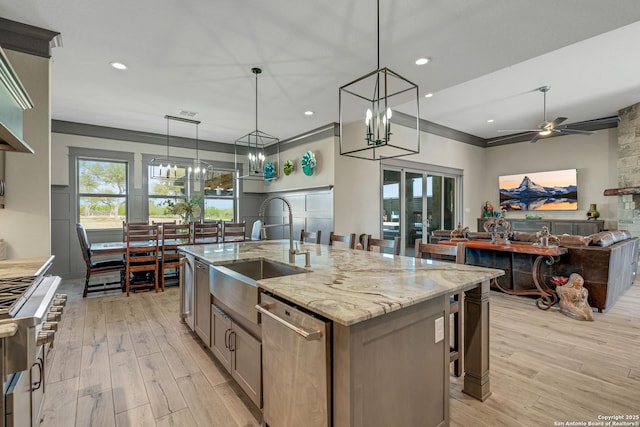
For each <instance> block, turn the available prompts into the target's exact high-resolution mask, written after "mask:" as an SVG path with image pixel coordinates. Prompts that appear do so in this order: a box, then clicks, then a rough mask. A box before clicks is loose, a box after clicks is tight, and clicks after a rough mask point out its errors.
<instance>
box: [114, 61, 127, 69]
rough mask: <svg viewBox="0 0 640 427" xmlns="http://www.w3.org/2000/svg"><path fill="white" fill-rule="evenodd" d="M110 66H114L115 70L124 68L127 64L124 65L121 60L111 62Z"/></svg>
mask: <svg viewBox="0 0 640 427" xmlns="http://www.w3.org/2000/svg"><path fill="white" fill-rule="evenodd" d="M111 66H112V67H113V68H115V69H116V70H126V69H127V66H126V65H124V64H123V63H122V62H112V63H111Z"/></svg>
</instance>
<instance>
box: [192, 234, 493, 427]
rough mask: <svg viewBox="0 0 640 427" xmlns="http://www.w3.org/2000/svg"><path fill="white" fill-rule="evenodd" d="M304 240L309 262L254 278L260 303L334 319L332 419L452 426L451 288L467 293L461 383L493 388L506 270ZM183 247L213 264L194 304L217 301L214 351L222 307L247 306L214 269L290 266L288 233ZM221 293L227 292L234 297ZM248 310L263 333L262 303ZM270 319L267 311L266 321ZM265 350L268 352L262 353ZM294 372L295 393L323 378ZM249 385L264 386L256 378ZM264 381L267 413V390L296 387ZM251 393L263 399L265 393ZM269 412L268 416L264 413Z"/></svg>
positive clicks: (477, 389)
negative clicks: (500, 286)
mask: <svg viewBox="0 0 640 427" xmlns="http://www.w3.org/2000/svg"><path fill="white" fill-rule="evenodd" d="M302 249H305V250H309V251H310V252H311V257H310V261H311V267H308V268H304V267H302V265H303V264H304V262H303V259H302V258H299V259H297V260H296V262H298V263H299V264H298V265H297V271H295V273H296V274H292V273H289V274H288V275H282V276H277V277H271V278H265V279H260V280H257V281H256V283H255V284H256V285H257V289H256V295H257V301H256V302H255V303H256V304H257V303H258V302H260V301H261V297H260V296H261V295H262V293H265V294H268V295H267V296H266V297H265V299H267V298H275V299H277V300H280V301H283V302H285V303H287V304H289V305H290V306H291V307H295V308H297V309H300V310H304V311H305V312H311V313H313V314H314V315H316V316H317V317H318V318H322V319H326V321H327V322H328V323H329V324H330V325H331V327H330V329H329V333H328V334H327V335H330V342H329V350H328V356H329V360H328V363H327V364H328V366H329V369H330V378H329V380H328V384H329V386H328V390H327V392H328V402H329V407H328V409H327V414H324V415H325V416H331V415H330V414H332V421H333V423H332V425H334V426H365V425H366V426H375V425H420V426H428V425H448V420H449V369H448V365H449V354H448V353H449V321H448V314H449V295H451V294H453V293H455V292H459V291H465V294H466V298H465V304H464V310H465V333H464V336H465V339H464V342H465V345H464V350H465V351H464V353H465V364H464V366H465V378H464V392H465V393H467V394H469V395H471V396H473V397H475V398H477V399H479V400H484V399H486V398H487V397H488V396H489V395H490V393H491V391H490V382H489V281H490V280H491V279H493V278H495V277H498V276H501V275H502V274H503V272H502V271H501V270H495V269H488V268H481V267H474V266H468V265H458V264H452V263H442V262H436V261H431V260H421V259H414V258H409V257H398V256H395V257H394V256H391V255H385V254H378V253H371V252H366V251H360V250H348V249H337V248H333V247H330V246H323V245H303V246H302ZM181 251H182V253H183V254H185V255H187V256H189V257H194V258H195V259H196V260H198V262H201V263H205V264H207V265H208V266H210V268H211V275H210V277H211V280H210V283H209V285H210V290H211V295H209V297H210V299H209V300H207V299H206V297H207V295H205V296H204V297H203V296H202V295H203V294H202V292H200V293H199V292H198V289H197V288H196V290H195V294H196V300H198V298H200V300H201V301H200V302H198V301H196V303H195V306H196V309H195V317H196V324H197V323H198V312H199V311H200V313H201V315H203V314H204V312H205V311H207V310H206V308H201V309H200V310H198V308H197V307H198V306H200V307H203V305H202V300H204V302H205V304H209V303H211V304H213V307H214V309H212V310H211V313H212V315H211V317H210V318H211V319H212V320H211V325H212V326H211V328H210V329H209V332H210V336H209V337H208V338H209V342H208V343H207V342H206V338H207V337H206V335H205V338H203V340H205V343H206V344H208V345H209V346H210V348H212V351H213V352H214V354H216V349H215V348H216V344H215V341H216V337H215V335H216V325H215V323H216V322H215V318H216V316H218V318H219V316H220V315H221V314H220V312H224V311H227V310H226V309H228V311H229V312H230V314H229V317H231V318H232V319H233V318H234V316H235V315H236V314H237V313H241V312H242V311H243V310H242V307H241V306H240V305H233V306H232V305H230V304H227V302H226V301H222V300H220V301H219V299H220V298H219V297H218V296H217V295H216V294H217V293H218V295H221V294H224V293H225V292H226V291H224V288H221V286H220V283H221V281H220V280H217V279H216V277H220V276H216V275H215V274H216V273H214V272H215V271H218V273H219V272H220V271H223V270H226V269H227V268H230V269H233V268H234V266H235V265H237V266H240V265H242V264H246V263H247V262H248V261H254V260H255V261H257V260H261V259H262V260H268V261H270V262H272V263H276V264H282V265H284V266H286V265H288V264H289V263H288V260H289V242H288V241H260V242H243V243H235V244H211V245H194V246H183V247H181ZM196 286H197V284H196ZM221 289H222V290H223V292H220V290H221ZM258 289H259V291H260V292H258ZM198 295H199V296H200V297H198ZM222 299H227V300H228V301H229V299H228V297H225V298H222ZM216 303H219V304H216ZM252 303H253V302H252ZM218 306H219V307H222V308H221V309H219V308H216V307H218ZM235 307H238V308H237V309H236V308H235ZM247 313H248V314H246V315H244V316H238V317H241V318H250V317H251V318H252V317H254V316H255V319H256V320H255V324H256V325H258V327H257V328H256V327H254V326H253V325H252V324H251V322H247V321H246V320H239V325H238V329H246V330H247V331H248V332H249V335H252V336H253V337H255V338H256V339H258V340H260V341H261V342H264V341H265V338H266V337H265V336H263V335H262V334H263V333H262V331H261V328H260V324H261V320H260V317H259V316H257V311H256V312H255V315H254V313H251V312H249V311H247ZM264 318H265V316H264V315H263V316H262V322H264V320H265V319H264ZM201 320H204V321H206V319H204V318H203V319H201ZM200 323H201V324H202V323H203V322H202V321H201V322H200ZM243 323H244V324H243ZM232 325H233V322H232ZM196 328H197V325H196ZM230 330H231V329H226V330H224V334H219V335H224V341H225V347H227V348H229V347H231V348H232V349H231V350H232V351H233V350H235V348H234V347H235V343H236V339H233V340H232V339H231V338H230V334H231V333H230V332H229V331H230ZM199 335H200V334H199ZM258 335H260V336H258ZM200 336H201V337H203V335H200ZM328 338H329V337H328ZM220 340H221V337H219V338H218V341H220ZM231 341H233V342H234V343H233V344H232V343H231ZM239 342H240V343H242V340H241V341H239ZM218 348H219V346H218ZM265 352H266V350H265ZM216 355H217V356H218V358H219V359H220V358H221V357H220V355H219V354H216ZM267 356H268V355H267V354H266V353H265V354H264V355H263V356H262V357H263V359H265V358H266V357H267ZM223 358H224V357H223ZM265 366H266V365H265ZM292 368H293V367H292ZM265 369H266V367H265ZM265 375H266V374H265ZM238 377H239V379H240V380H239V383H241V384H240V385H241V386H242V385H243V384H242V382H243V381H244V382H247V383H250V382H251V381H247V380H246V379H247V375H246V374H243V375H239V376H238ZM234 378H235V377H234ZM294 381H296V382H295V383H293V384H291V387H292V388H293V389H294V390H296V391H294V394H297V393H300V390H299V388H304V387H311V388H317V387H318V386H317V385H314V384H312V382H309V381H307V382H300V383H298V382H297V380H294ZM246 385H247V384H245V386H246ZM248 388H249V389H250V390H255V389H260V386H259V385H257V384H255V385H253V386H251V384H249V387H248ZM319 388H322V387H319ZM243 389H245V391H246V390H247V388H245V387H243ZM266 390H268V387H267V385H265V396H264V399H265V400H264V401H265V413H266V411H267V407H268V406H269V405H268V404H269V399H270V398H271V399H272V400H274V401H275V402H274V403H275V404H276V405H281V403H282V401H283V400H286V399H285V397H284V396H288V395H289V394H290V390H281V391H279V393H278V396H268V395H267V391H266ZM320 391H322V390H320ZM316 392H317V391H316ZM314 400H315V399H314ZM254 402H256V404H257V405H258V406H261V403H262V400H260V399H257V400H256V399H254ZM316 409H317V408H316ZM316 415H317V416H318V417H319V418H321V416H322V414H320V415H318V414H316V413H307V415H306V416H307V419H306V421H307V423H306V424H307V425H311V424H310V422H311V420H312V419H313V418H314V417H316ZM265 421H267V422H269V420H268V419H267V418H266V416H265ZM271 427H280V426H278V425H272V426H271Z"/></svg>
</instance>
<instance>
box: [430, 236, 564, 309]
mask: <svg viewBox="0 0 640 427" xmlns="http://www.w3.org/2000/svg"><path fill="white" fill-rule="evenodd" d="M458 243H459V242H456V241H441V242H438V244H440V245H449V246H454V245H457V244H458ZM464 245H465V252H466V256H465V263H466V264H471V265H477V266H481V267H493V268H500V269H502V270H505V277H506V278H508V279H511V280H513V278H514V277H516V276H515V274H514V272H516V271H517V270H519V269H522V267H523V265H522V263H523V260H529V262H530V261H531V259H532V257H535V259H534V260H533V264H532V265H531V268H530V270H529V274H530V277H529V280H528V282H529V284H530V283H531V279H533V285H534V287H533V288H531V287H530V286H529V287H527V286H518V285H519V283H516V282H512V283H510V284H507V285H502V284H500V282H499V281H498V280H497V279H494V281H493V283H494V285H495V286H496V287H497V288H498V289H500V290H501V291H502V292H505V293H507V294H511V295H538V296H539V298H538V299H537V300H536V306H537V307H538V308H539V309H542V310H548V309H549V308H550V307H551V306H552V305H554V304H555V303H556V302H557V301H558V297H557V295H556V293H555V290H553V289H552V288H550V287H549V286H548V285H547V284H546V282H545V281H544V278H543V274H542V273H543V271H542V268H541V267H542V263H543V261H544V263H545V264H546V265H547V266H552V265H553V264H554V263H555V262H556V261H557V260H558V259H559V257H560V256H561V255H564V254H566V253H567V252H568V249H567V248H563V247H558V246H552V247H539V246H533V245H525V244H517V243H511V244H508V245H499V244H495V243H490V242H486V241H479V240H469V241H466V242H464ZM525 264H526V261H525Z"/></svg>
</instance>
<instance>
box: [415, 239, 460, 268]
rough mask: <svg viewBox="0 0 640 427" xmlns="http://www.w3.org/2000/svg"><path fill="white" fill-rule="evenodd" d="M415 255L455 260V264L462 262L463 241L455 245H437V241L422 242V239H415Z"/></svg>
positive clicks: (417, 256)
mask: <svg viewBox="0 0 640 427" xmlns="http://www.w3.org/2000/svg"><path fill="white" fill-rule="evenodd" d="M434 255H435V256H434ZM415 257H416V258H431V259H438V260H442V261H455V262H456V263H457V264H464V261H465V249H464V242H458V244H457V245H456V246H451V245H439V244H437V243H422V239H417V240H416V248H415Z"/></svg>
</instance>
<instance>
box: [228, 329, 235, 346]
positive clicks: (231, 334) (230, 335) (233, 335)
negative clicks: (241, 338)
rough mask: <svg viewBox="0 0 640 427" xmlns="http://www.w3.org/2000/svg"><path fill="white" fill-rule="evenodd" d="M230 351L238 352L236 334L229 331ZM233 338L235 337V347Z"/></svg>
mask: <svg viewBox="0 0 640 427" xmlns="http://www.w3.org/2000/svg"><path fill="white" fill-rule="evenodd" d="M229 331H230V332H229V351H236V333H235V331H232V330H231V329H229ZM231 337H233V345H231Z"/></svg>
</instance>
